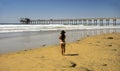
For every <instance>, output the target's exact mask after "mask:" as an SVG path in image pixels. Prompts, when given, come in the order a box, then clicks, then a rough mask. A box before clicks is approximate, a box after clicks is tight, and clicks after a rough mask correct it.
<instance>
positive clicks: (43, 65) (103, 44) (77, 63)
mask: <svg viewBox="0 0 120 71" xmlns="http://www.w3.org/2000/svg"><path fill="white" fill-rule="evenodd" d="M0 71H120V34H119V33H111V34H103V35H96V36H91V37H87V38H82V39H80V40H78V41H76V42H72V43H67V45H66V54H65V55H64V56H62V55H61V49H60V46H59V45H58V46H47V47H44V48H41V47H40V48H35V49H29V50H24V51H19V52H13V53H7V54H1V55H0Z"/></svg>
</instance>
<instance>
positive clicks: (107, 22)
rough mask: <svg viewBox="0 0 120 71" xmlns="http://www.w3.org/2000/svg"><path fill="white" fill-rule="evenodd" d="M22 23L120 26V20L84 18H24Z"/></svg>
mask: <svg viewBox="0 0 120 71" xmlns="http://www.w3.org/2000/svg"><path fill="white" fill-rule="evenodd" d="M20 22H21V23H26V24H43V25H49V24H63V25H88V26H90V25H95V26H97V25H100V26H109V25H113V26H115V25H120V18H82V19H47V20H40V19H37V20H30V19H28V18H23V19H22V20H21V21H20Z"/></svg>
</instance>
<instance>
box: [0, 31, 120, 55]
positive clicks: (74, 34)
mask: <svg viewBox="0 0 120 71" xmlns="http://www.w3.org/2000/svg"><path fill="white" fill-rule="evenodd" d="M65 31H66V32H67V33H66V37H67V38H66V42H74V41H77V40H79V39H81V38H85V37H88V36H94V35H100V34H106V33H112V32H120V30H119V29H116V30H115V29H98V30H94V29H89V30H86V29H79V30H78V29H76V30H65ZM8 35H9V36H10V37H7V36H8ZM59 35H60V30H57V31H46V32H44V31H38V32H24V33H13V34H12V33H11V34H10V33H8V34H5V35H4V34H3V35H0V37H2V36H4V37H7V38H1V40H0V45H1V46H0V54H1V53H9V52H14V51H21V50H27V49H33V48H35V47H42V46H50V45H59V39H58V38H59Z"/></svg>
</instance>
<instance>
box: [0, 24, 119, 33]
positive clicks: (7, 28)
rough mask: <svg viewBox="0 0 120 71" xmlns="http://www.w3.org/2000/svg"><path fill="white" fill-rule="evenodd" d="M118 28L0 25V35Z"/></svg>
mask: <svg viewBox="0 0 120 71" xmlns="http://www.w3.org/2000/svg"><path fill="white" fill-rule="evenodd" d="M103 28H120V26H83V25H0V33H7V32H24V31H51V30H63V29H64V30H75V29H103Z"/></svg>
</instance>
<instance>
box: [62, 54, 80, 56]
mask: <svg viewBox="0 0 120 71" xmlns="http://www.w3.org/2000/svg"><path fill="white" fill-rule="evenodd" d="M78 55H79V54H64V56H78Z"/></svg>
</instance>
